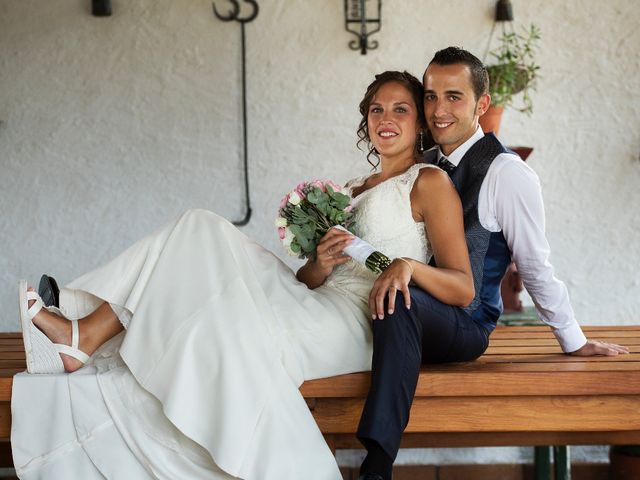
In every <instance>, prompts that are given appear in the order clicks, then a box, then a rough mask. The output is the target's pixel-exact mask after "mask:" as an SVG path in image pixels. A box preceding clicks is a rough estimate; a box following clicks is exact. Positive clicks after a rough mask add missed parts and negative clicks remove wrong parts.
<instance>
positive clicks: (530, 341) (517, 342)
mask: <svg viewBox="0 0 640 480" xmlns="http://www.w3.org/2000/svg"><path fill="white" fill-rule="evenodd" d="M607 342H610V343H618V344H621V345H626V346H628V345H640V337H627V338H625V337H612V338H607ZM536 345H545V346H557V345H558V341H557V340H556V339H555V338H554V337H549V338H529V337H522V338H493V337H491V340H490V341H489V346H490V347H507V346H513V347H527V346H536Z"/></svg>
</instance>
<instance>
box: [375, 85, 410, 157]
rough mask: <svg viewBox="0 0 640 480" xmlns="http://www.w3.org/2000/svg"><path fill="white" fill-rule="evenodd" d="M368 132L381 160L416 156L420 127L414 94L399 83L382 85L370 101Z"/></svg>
mask: <svg viewBox="0 0 640 480" xmlns="http://www.w3.org/2000/svg"><path fill="white" fill-rule="evenodd" d="M367 130H368V132H369V138H371V142H372V143H373V145H374V146H375V147H376V150H377V151H378V153H379V154H380V155H381V156H384V157H405V156H413V155H414V148H415V145H416V138H417V135H418V131H419V125H418V109H417V108H416V104H415V101H414V100H413V97H412V95H411V92H409V90H407V89H406V88H405V87H404V86H403V85H402V84H400V83H398V82H388V83H385V84H384V85H382V86H381V87H380V88H379V89H378V91H377V92H376V94H375V95H374V96H373V98H372V99H371V104H370V105H369V112H368V114H367Z"/></svg>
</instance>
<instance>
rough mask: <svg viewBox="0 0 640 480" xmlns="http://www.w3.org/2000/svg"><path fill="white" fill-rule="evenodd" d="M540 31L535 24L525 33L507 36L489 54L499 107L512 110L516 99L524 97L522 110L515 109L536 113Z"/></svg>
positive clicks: (491, 87)
mask: <svg viewBox="0 0 640 480" xmlns="http://www.w3.org/2000/svg"><path fill="white" fill-rule="evenodd" d="M539 40H540V29H539V28H538V27H536V26H535V25H534V24H531V26H530V27H529V28H528V29H524V31H523V32H522V33H516V32H505V33H503V35H502V36H501V37H500V40H499V41H500V45H499V46H498V47H497V48H496V49H495V50H492V51H491V52H489V54H490V55H491V56H492V57H493V61H494V63H493V64H491V65H488V66H487V71H488V73H489V93H490V95H491V104H492V105H494V106H495V107H502V108H504V107H512V106H513V102H514V97H515V95H517V94H519V93H522V107H513V108H516V109H517V110H519V111H520V112H524V113H527V114H531V112H532V111H533V102H532V100H531V92H532V91H534V90H535V88H536V80H537V79H538V70H539V69H540V67H539V66H538V64H536V62H535V50H536V48H537V43H538V41H539Z"/></svg>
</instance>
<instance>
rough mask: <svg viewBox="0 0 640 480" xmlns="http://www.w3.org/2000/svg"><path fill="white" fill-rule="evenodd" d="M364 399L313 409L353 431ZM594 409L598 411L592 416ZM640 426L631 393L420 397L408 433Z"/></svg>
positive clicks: (341, 429)
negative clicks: (602, 395) (559, 396)
mask: <svg viewBox="0 0 640 480" xmlns="http://www.w3.org/2000/svg"><path fill="white" fill-rule="evenodd" d="M363 403H364V400H362V399H352V398H348V399H333V398H326V399H320V400H318V402H317V403H316V404H315V406H314V407H313V410H312V413H313V415H314V417H315V419H316V422H317V423H318V425H319V426H320V429H321V431H322V432H324V433H351V432H354V431H355V429H356V428H357V426H358V421H359V419H360V412H361V411H362V405H363ZM594 412H597V413H595V414H594ZM611 430H617V431H638V430H640V404H639V403H638V400H637V398H633V397H629V396H608V397H606V398H604V399H603V398H599V397H590V396H584V397H571V398H554V397H512V398H508V399H507V398H505V397H465V398H454V397H444V398H425V397H416V398H415V400H414V403H413V407H412V409H411V416H410V420H409V424H408V425H407V429H406V431H407V432H469V431H471V432H496V431H499V432H530V431H547V432H562V431H575V432H597V431H607V432H608V431H611Z"/></svg>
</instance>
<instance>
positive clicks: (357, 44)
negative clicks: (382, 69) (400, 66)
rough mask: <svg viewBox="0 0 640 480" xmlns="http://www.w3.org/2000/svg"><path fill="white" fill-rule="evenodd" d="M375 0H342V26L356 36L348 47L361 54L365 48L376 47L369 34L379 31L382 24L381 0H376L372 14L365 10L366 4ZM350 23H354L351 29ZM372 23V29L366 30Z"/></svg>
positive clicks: (372, 48)
mask: <svg viewBox="0 0 640 480" xmlns="http://www.w3.org/2000/svg"><path fill="white" fill-rule="evenodd" d="M374 2H375V0H344V22H345V23H344V28H345V30H346V31H347V32H349V33H352V34H353V35H355V36H356V37H357V39H356V40H351V41H350V42H349V48H351V49H352V50H360V53H361V54H362V55H366V54H367V50H374V49H376V48H378V42H377V41H376V40H370V39H369V36H370V35H373V34H374V33H376V32H379V31H380V28H381V26H382V0H377V12H374V14H373V15H371V14H370V12H368V10H367V4H369V5H371V4H372V3H374ZM351 25H356V27H354V29H353V30H352V29H351V28H349V27H350V26H351ZM372 25H373V30H369V31H368V30H367V29H368V28H369V27H370V26H372Z"/></svg>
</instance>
